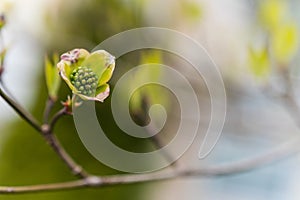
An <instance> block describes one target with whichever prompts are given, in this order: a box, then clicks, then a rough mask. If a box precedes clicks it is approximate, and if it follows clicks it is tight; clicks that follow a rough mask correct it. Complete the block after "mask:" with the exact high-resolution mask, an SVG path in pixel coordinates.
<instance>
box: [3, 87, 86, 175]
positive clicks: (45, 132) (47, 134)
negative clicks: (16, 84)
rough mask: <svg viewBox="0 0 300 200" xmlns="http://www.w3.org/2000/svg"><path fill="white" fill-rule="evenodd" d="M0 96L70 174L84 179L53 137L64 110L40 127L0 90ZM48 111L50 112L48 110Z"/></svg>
mask: <svg viewBox="0 0 300 200" xmlns="http://www.w3.org/2000/svg"><path fill="white" fill-rule="evenodd" d="M0 96H1V97H2V98H3V99H4V100H5V101H6V102H7V103H8V104H9V105H10V106H11V107H12V108H13V109H14V110H15V111H16V112H17V113H18V114H19V115H20V117H21V118H23V119H24V120H25V121H26V122H28V123H29V124H30V125H31V126H32V127H33V128H34V129H35V130H37V131H38V132H39V133H41V135H42V136H43V137H44V139H45V140H46V141H47V142H48V144H49V145H50V146H51V147H52V149H53V150H54V151H55V152H56V153H57V155H58V156H59V157H60V158H61V159H62V160H63V161H64V162H65V163H66V165H67V166H68V167H69V169H70V170H71V171H72V173H73V174H74V175H76V176H78V177H80V178H85V177H87V176H88V173H87V172H85V171H84V170H83V169H82V167H81V166H79V165H78V164H77V163H76V162H75V161H74V160H73V159H72V158H71V156H70V155H69V154H68V153H67V152H66V151H65V149H64V148H63V146H62V145H61V144H60V143H59V141H58V140H57V138H56V137H55V135H54V134H53V131H52V130H53V127H54V125H55V123H56V122H57V120H58V119H59V118H60V117H61V116H62V115H63V110H64V108H63V109H62V110H61V111H59V112H58V113H57V114H56V115H54V117H53V119H52V121H51V124H50V125H48V124H44V125H42V126H40V125H39V122H38V121H37V120H36V119H35V118H34V117H33V116H32V115H31V114H30V113H29V112H27V111H26V110H24V108H23V107H22V106H21V105H19V104H18V103H17V102H16V101H14V100H13V99H12V98H10V97H9V96H8V95H6V94H5V92H4V91H3V90H2V88H0ZM49 111H50V110H49Z"/></svg>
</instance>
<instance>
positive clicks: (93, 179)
mask: <svg viewBox="0 0 300 200" xmlns="http://www.w3.org/2000/svg"><path fill="white" fill-rule="evenodd" d="M85 181H86V183H87V185H89V186H99V185H101V184H102V183H103V181H102V179H101V178H99V177H97V176H89V177H87V178H85Z"/></svg>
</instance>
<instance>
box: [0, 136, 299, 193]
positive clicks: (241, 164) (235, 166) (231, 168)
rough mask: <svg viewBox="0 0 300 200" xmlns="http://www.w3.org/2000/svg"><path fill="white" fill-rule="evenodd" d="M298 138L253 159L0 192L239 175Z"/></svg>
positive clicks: (286, 151) (280, 155) (287, 149)
mask: <svg viewBox="0 0 300 200" xmlns="http://www.w3.org/2000/svg"><path fill="white" fill-rule="evenodd" d="M299 143H300V139H299V138H297V139H296V140H293V141H292V142H289V143H286V144H284V145H282V146H281V147H279V148H276V149H273V150H272V151H270V152H268V153H266V154H264V155H261V156H257V157H255V158H251V159H247V160H243V161H237V162H233V163H230V164H222V165H219V166H207V167H202V168H198V169H176V170H174V169H173V170H171V169H170V168H167V169H165V170H162V171H158V172H151V173H146V174H129V175H112V176H88V177H86V178H83V179H81V180H77V181H69V182H62V183H52V184H44V185H31V186H16V187H9V186H2V187H0V194H15V193H18V194H20V193H33V192H46V191H58V190H66V189H79V188H85V187H99V188H102V187H106V186H111V185H125V184H134V183H141V182H154V181H163V180H169V179H175V178H183V177H196V176H198V177H218V176H226V175H233V174H239V173H243V172H248V171H250V170H253V169H256V168H258V167H261V166H265V165H266V164H270V163H272V162H275V161H278V160H281V159H284V158H287V156H290V155H292V154H294V153H298V152H299V151H300V145H299Z"/></svg>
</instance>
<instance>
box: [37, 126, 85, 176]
mask: <svg viewBox="0 0 300 200" xmlns="http://www.w3.org/2000/svg"><path fill="white" fill-rule="evenodd" d="M43 134H44V138H45V139H46V141H47V142H48V144H49V145H50V146H51V147H52V149H53V150H54V151H55V152H56V154H57V155H58V156H59V157H60V158H61V159H62V160H63V161H64V163H65V164H66V165H67V166H68V168H69V169H70V170H71V171H72V173H73V174H74V175H75V176H77V177H79V178H86V177H88V176H89V174H88V173H87V172H86V171H85V170H84V169H83V168H82V167H81V166H80V165H78V164H77V163H76V162H75V161H74V160H73V158H72V157H71V156H70V155H69V154H68V153H67V152H66V151H65V149H64V147H63V146H62V145H61V144H60V142H59V140H58V139H57V138H56V136H55V135H54V134H53V132H52V130H51V129H49V127H46V126H44V127H43Z"/></svg>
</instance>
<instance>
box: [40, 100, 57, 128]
mask: <svg viewBox="0 0 300 200" xmlns="http://www.w3.org/2000/svg"><path fill="white" fill-rule="evenodd" d="M54 103H55V100H54V99H53V98H51V97H48V99H47V101H46V106H45V109H44V116H43V118H44V124H46V123H48V121H49V116H50V113H51V110H52V108H53V106H54Z"/></svg>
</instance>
